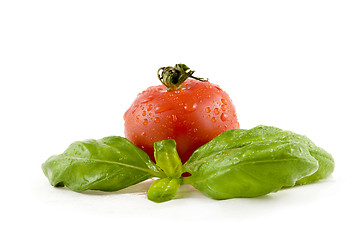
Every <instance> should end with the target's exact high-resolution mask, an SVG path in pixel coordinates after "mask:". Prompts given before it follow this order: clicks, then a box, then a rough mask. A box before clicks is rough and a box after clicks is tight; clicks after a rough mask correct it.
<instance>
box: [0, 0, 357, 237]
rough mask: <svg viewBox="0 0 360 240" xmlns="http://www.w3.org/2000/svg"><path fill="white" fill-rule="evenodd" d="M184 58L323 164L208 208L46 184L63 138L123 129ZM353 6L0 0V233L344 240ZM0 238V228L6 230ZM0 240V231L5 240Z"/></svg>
mask: <svg viewBox="0 0 360 240" xmlns="http://www.w3.org/2000/svg"><path fill="white" fill-rule="evenodd" d="M176 63H185V64H187V65H188V66H190V67H191V68H192V69H195V70H197V75H198V76H202V77H208V78H209V79H210V81H211V82H213V83H216V84H218V85H220V86H221V87H222V88H223V89H224V90H225V91H226V92H227V93H228V94H229V95H230V97H231V98H232V100H233V102H234V104H235V106H236V109H237V113H238V116H239V121H240V126H241V128H251V127H254V126H256V125H258V124H264V125H273V126H276V127H280V128H283V129H286V130H292V131H294V132H297V133H300V134H305V135H307V136H308V137H309V138H310V139H312V140H313V141H314V142H315V143H316V144H317V145H318V146H320V147H323V148H325V149H326V150H327V151H329V152H330V153H331V154H332V155H333V156H334V158H335V162H336V168H335V172H334V173H333V175H332V176H331V177H330V178H328V179H326V180H324V181H321V182H319V183H316V184H312V185H308V186H301V187H296V188H292V189H287V190H282V191H280V192H277V193H273V194H269V195H267V196H264V197H259V198H254V199H231V200H225V201H216V200H212V199H209V198H207V197H204V196H202V195H201V194H200V193H199V192H198V191H196V190H194V189H192V188H191V187H189V186H182V188H181V189H180V192H179V194H178V196H177V199H175V200H173V201H170V202H166V203H163V204H155V203H153V202H150V201H148V200H147V199H146V190H147V188H148V187H149V184H150V183H149V182H145V183H143V184H139V185H136V186H133V187H131V188H129V189H125V190H122V191H118V192H115V193H107V194H102V193H97V192H88V193H75V192H72V191H70V190H68V189H66V188H63V189H57V188H53V187H51V186H50V184H49V183H48V181H47V179H46V178H45V176H44V175H43V173H42V171H41V168H40V166H41V164H42V163H43V162H44V161H45V160H46V159H47V158H48V157H49V156H50V155H53V154H59V153H61V152H63V151H64V150H65V149H66V147H67V146H68V145H69V144H70V143H71V142H73V141H76V140H84V139H88V138H95V139H98V138H102V137H105V136H109V135H120V136H123V135H124V134H123V124H124V122H123V118H122V116H123V113H124V112H125V111H126V109H127V108H128V107H129V106H130V104H131V103H132V101H133V100H134V98H135V97H136V95H137V93H139V92H141V91H142V90H144V89H145V88H147V87H148V86H152V85H158V84H159V83H160V82H159V81H158V79H157V76H156V71H157V69H158V68H159V67H162V66H168V65H174V64H176ZM359 67H360V4H359V1H346V0H342V1H331V0H327V1H319V0H309V1H308V0H302V1H289V0H287V1H226V0H222V1H195V0H194V1H156V0H152V1H91V0H86V1H78V0H70V1H68V0H62V1H50V0H46V1H39V0H34V1H17V0H12V1H10V0H9V1H7V0H2V1H1V2H0V81H1V84H0V104H1V105H0V106H1V118H0V121H1V124H0V130H1V132H0V136H1V138H0V141H1V158H0V159H1V172H0V178H1V198H0V201H1V204H0V208H1V209H0V210H1V212H0V218H1V220H5V222H3V223H2V224H1V231H0V237H1V239H25V238H26V239H65V238H66V239H75V238H78V239H80V238H81V239H110V238H112V239H123V238H127V239H140V238H146V239H196V238H197V239H200V238H201V239H206V238H209V237H216V238H220V237H221V238H222V239H260V238H270V239H272V238H277V239H333V238H336V239H339V238H341V239H359V237H360V234H359V230H358V228H359V214H360V208H359V202H360V198H359V189H360V188H359V175H360V173H359V171H360V170H359V169H360V157H359V153H358V149H359V143H360V141H359V134H360V131H359V123H360V118H359V116H358V113H359V103H360V97H359V85H358V84H357V83H358V82H359V79H360V71H359V70H360V69H359ZM8 234H10V235H8ZM5 236H7V237H5Z"/></svg>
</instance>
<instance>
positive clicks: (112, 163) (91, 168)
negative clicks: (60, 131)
mask: <svg viewBox="0 0 360 240" xmlns="http://www.w3.org/2000/svg"><path fill="white" fill-rule="evenodd" d="M42 169H43V171H44V174H45V175H46V177H47V178H48V179H49V181H50V184H51V185H53V186H66V187H68V188H69V189H71V190H74V191H84V190H90V189H93V190H102V191H116V190H120V189H123V188H125V187H128V186H130V185H133V184H136V183H139V182H142V181H144V180H146V179H149V178H151V177H163V176H164V174H163V173H162V172H161V170H160V169H159V168H158V167H157V166H156V165H155V164H154V163H153V162H152V161H151V160H150V158H149V156H148V155H147V154H146V153H145V152H144V151H142V150H141V149H139V148H138V147H136V146H135V145H134V144H132V143H131V142H130V141H128V140H127V139H125V138H123V137H117V136H111V137H105V138H103V139H100V140H92V139H91V140H86V141H78V142H74V143H72V144H71V145H70V146H69V147H68V149H66V150H65V152H64V153H62V154H60V155H55V156H52V157H50V158H49V159H48V160H47V161H46V162H45V163H43V164H42Z"/></svg>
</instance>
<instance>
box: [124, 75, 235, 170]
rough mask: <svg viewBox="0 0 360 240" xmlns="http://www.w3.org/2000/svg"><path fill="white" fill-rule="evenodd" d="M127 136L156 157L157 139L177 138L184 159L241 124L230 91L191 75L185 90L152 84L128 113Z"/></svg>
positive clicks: (185, 84)
mask: <svg viewBox="0 0 360 240" xmlns="http://www.w3.org/2000/svg"><path fill="white" fill-rule="evenodd" d="M124 120H125V137H126V138H127V139H129V140H130V141H131V142H133V143H134V144H135V145H136V146H138V147H139V148H141V149H143V150H144V151H145V152H147V153H148V154H149V156H150V157H151V158H152V159H153V160H154V158H153V153H154V147H153V146H154V143H155V142H157V141H161V140H167V139H174V140H175V141H176V143H177V150H178V153H179V156H180V158H181V160H182V162H183V163H184V162H186V161H187V159H188V158H189V157H190V155H191V154H192V153H193V151H195V150H196V149H197V148H198V147H200V146H201V145H203V144H205V143H207V142H208V141H210V140H211V139H213V138H214V137H216V136H218V135H219V134H220V133H222V132H224V131H226V130H229V129H234V128H239V123H238V120H237V116H236V111H235V107H234V105H233V104H232V101H231V99H230V98H229V96H228V94H227V93H225V92H224V91H223V90H221V89H220V88H219V87H218V86H216V85H214V84H212V83H210V82H199V81H197V80H192V79H188V80H186V81H185V82H184V84H183V87H182V89H181V90H174V91H167V89H166V87H165V86H163V85H161V86H154V87H149V88H148V89H146V90H145V91H143V92H142V93H140V94H139V95H138V96H137V98H136V99H135V101H134V102H133V104H132V105H131V107H130V108H129V109H128V110H127V111H126V113H125V114H124Z"/></svg>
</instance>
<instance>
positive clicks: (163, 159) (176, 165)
mask: <svg viewBox="0 0 360 240" xmlns="http://www.w3.org/2000/svg"><path fill="white" fill-rule="evenodd" d="M154 148H155V152H154V156H155V162H156V165H157V166H159V167H160V168H161V169H162V170H163V171H164V173H165V174H166V176H167V177H170V178H179V177H180V176H181V174H182V163H181V160H180V158H179V155H178V153H177V151H176V143H175V141H174V140H172V139H171V140H163V141H159V142H156V143H155V144H154Z"/></svg>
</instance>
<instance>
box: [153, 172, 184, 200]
mask: <svg viewBox="0 0 360 240" xmlns="http://www.w3.org/2000/svg"><path fill="white" fill-rule="evenodd" d="M179 187H180V179H179V178H161V179H157V180H155V181H154V182H153V184H152V185H151V186H150V188H149V191H148V193H147V197H148V199H149V200H151V201H153V202H157V203H160V202H166V201H169V200H171V199H173V198H174V197H175V196H176V193H177V191H178V189H179Z"/></svg>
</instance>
